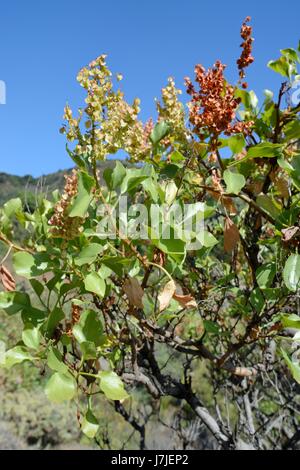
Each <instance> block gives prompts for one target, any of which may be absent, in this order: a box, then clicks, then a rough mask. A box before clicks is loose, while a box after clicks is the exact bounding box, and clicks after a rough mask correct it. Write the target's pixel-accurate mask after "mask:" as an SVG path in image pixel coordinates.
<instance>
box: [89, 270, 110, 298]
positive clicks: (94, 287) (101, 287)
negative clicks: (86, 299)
mask: <svg viewBox="0 0 300 470" xmlns="http://www.w3.org/2000/svg"><path fill="white" fill-rule="evenodd" d="M84 286H85V288H86V290H87V291H88V292H93V293H94V294H97V295H99V297H104V295H105V288H106V286H105V281H104V280H103V279H102V278H101V277H100V276H99V274H98V273H96V272H93V273H90V274H88V275H87V276H86V278H85V280H84Z"/></svg>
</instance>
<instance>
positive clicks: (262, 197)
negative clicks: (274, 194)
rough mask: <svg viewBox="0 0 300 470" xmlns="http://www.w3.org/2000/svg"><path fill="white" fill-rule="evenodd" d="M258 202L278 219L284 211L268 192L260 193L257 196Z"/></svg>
mask: <svg viewBox="0 0 300 470" xmlns="http://www.w3.org/2000/svg"><path fill="white" fill-rule="evenodd" d="M256 203H257V204H258V206H259V207H261V208H262V209H263V210H264V211H265V212H266V213H267V214H269V215H270V216H271V217H272V218H273V219H277V217H279V216H280V214H281V212H282V211H281V207H280V206H279V207H278V206H277V205H276V203H275V201H274V200H273V199H272V198H271V197H270V196H268V195H267V194H259V195H258V196H257V198H256Z"/></svg>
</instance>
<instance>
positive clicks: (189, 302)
mask: <svg viewBox="0 0 300 470" xmlns="http://www.w3.org/2000/svg"><path fill="white" fill-rule="evenodd" d="M173 299H174V300H177V302H178V303H180V305H181V306H182V307H184V308H196V307H197V302H196V300H195V299H194V297H193V296H192V295H190V294H187V295H179V294H176V292H175V293H174V295H173Z"/></svg>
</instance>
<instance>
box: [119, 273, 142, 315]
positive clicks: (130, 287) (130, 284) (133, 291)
mask: <svg viewBox="0 0 300 470" xmlns="http://www.w3.org/2000/svg"><path fill="white" fill-rule="evenodd" d="M123 291H124V292H125V294H126V295H127V298H128V301H129V303H130V305H134V306H135V307H138V308H143V301H142V299H143V295H144V290H143V288H142V287H141V286H140V284H139V281H138V280H137V279H135V278H134V277H129V278H128V279H126V281H125V282H124V284H123Z"/></svg>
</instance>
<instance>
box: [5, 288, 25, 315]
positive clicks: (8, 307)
mask: <svg viewBox="0 0 300 470" xmlns="http://www.w3.org/2000/svg"><path fill="white" fill-rule="evenodd" d="M30 306H31V304H30V299H29V296H28V294H25V293H23V292H0V308H2V309H3V310H5V311H6V312H7V313H8V314H9V315H14V314H15V313H17V312H20V311H21V310H23V309H24V308H28V307H30Z"/></svg>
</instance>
